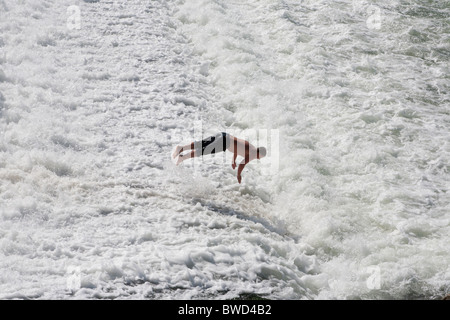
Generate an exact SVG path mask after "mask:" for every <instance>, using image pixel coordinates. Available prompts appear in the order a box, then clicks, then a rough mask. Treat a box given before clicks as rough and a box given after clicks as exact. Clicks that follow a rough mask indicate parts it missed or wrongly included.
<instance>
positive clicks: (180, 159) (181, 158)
mask: <svg viewBox="0 0 450 320" xmlns="http://www.w3.org/2000/svg"><path fill="white" fill-rule="evenodd" d="M183 160H184V159H183V156H178V160H177V165H179V164H180V163H182V162H183Z"/></svg>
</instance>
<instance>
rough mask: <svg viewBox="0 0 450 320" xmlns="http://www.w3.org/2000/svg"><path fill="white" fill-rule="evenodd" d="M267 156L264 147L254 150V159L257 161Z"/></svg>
mask: <svg viewBox="0 0 450 320" xmlns="http://www.w3.org/2000/svg"><path fill="white" fill-rule="evenodd" d="M266 154H267V150H266V148H264V147H259V148H257V149H256V157H257V158H258V159H261V158H264V157H265V156H266Z"/></svg>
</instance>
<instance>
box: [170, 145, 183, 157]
mask: <svg viewBox="0 0 450 320" xmlns="http://www.w3.org/2000/svg"><path fill="white" fill-rule="evenodd" d="M181 149H183V147H181V146H177V147H176V148H175V150H174V152H173V153H172V159H175V158H176V157H177V156H178V155H179V154H180V151H181Z"/></svg>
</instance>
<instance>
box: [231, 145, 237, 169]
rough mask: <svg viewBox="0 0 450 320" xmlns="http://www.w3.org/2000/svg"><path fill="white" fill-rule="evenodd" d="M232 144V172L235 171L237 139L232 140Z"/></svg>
mask: <svg viewBox="0 0 450 320" xmlns="http://www.w3.org/2000/svg"><path fill="white" fill-rule="evenodd" d="M233 144H234V148H233V162H231V167H232V168H233V170H234V169H236V158H237V156H238V153H237V139H236V138H234V141H233Z"/></svg>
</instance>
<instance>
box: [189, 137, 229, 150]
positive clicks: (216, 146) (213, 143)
mask: <svg viewBox="0 0 450 320" xmlns="http://www.w3.org/2000/svg"><path fill="white" fill-rule="evenodd" d="M194 146H195V150H196V151H197V152H198V153H201V155H205V154H214V153H218V152H224V151H225V150H227V149H228V147H229V146H230V135H229V134H228V133H226V132H220V133H218V134H216V135H215V136H211V137H209V138H206V139H203V140H202V141H195V142H194Z"/></svg>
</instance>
